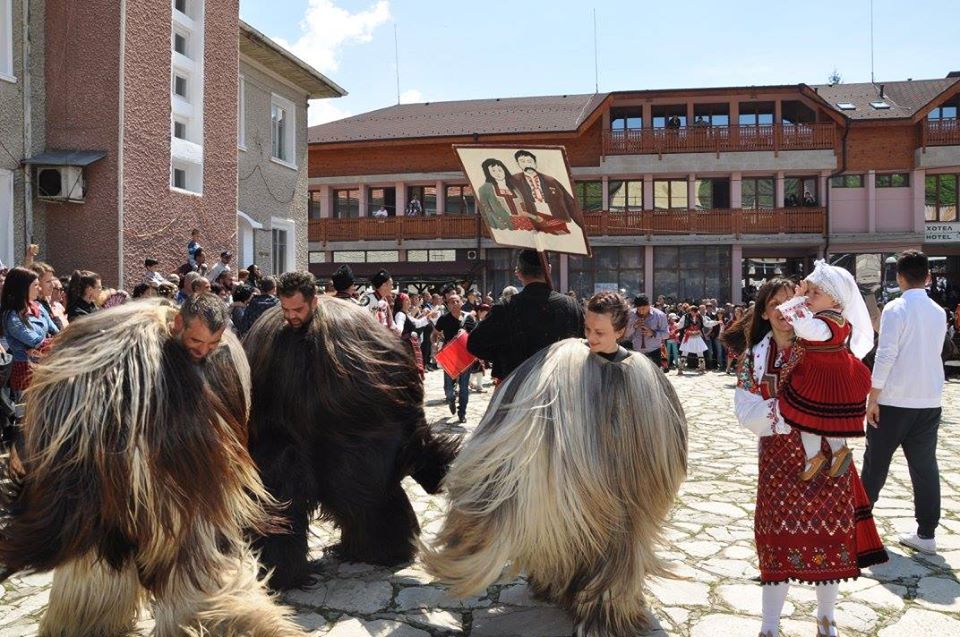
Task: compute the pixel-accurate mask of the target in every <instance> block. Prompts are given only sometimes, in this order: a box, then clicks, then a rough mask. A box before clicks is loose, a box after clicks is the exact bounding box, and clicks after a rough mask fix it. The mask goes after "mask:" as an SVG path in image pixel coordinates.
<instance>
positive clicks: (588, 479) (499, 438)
mask: <svg viewBox="0 0 960 637" xmlns="http://www.w3.org/2000/svg"><path fill="white" fill-rule="evenodd" d="M624 354H627V355H625V356H623V357H619V358H615V359H613V360H608V359H607V358H605V357H603V356H600V355H598V354H594V353H592V352H591V351H590V350H589V349H588V347H587V345H586V344H585V343H584V342H583V341H582V340H579V339H566V340H563V341H560V342H558V343H555V344H553V345H551V346H550V347H548V348H545V349H543V350H540V351H539V352H537V353H536V354H534V355H533V356H532V357H531V358H529V359H527V361H526V362H524V363H523V364H522V365H521V366H520V367H518V368H517V369H516V370H515V371H514V372H513V373H512V374H511V375H510V376H509V377H508V378H507V379H506V381H504V383H503V384H502V385H501V386H500V388H499V389H498V391H497V392H496V393H495V394H494V395H493V399H492V400H491V403H490V406H489V408H488V409H487V413H486V415H485V416H484V418H483V420H482V421H481V423H480V425H479V427H478V428H477V430H476V433H475V434H474V436H473V437H472V438H471V439H470V440H469V441H468V442H467V444H466V445H465V446H464V448H463V450H462V451H461V453H460V455H459V457H458V458H457V460H456V461H455V462H454V464H453V466H452V467H451V469H450V473H449V475H448V476H447V479H446V481H445V486H446V488H447V490H448V491H449V495H450V504H449V509H448V512H447V517H446V519H445V521H444V525H443V528H442V529H441V531H440V533H439V534H438V536H437V539H436V541H435V544H434V548H433V549H425V550H424V552H423V559H424V563H425V565H426V567H427V570H428V571H429V572H430V573H431V574H433V575H435V576H437V577H438V578H439V579H441V580H442V581H445V582H449V583H450V584H451V586H452V593H453V594H454V595H457V596H468V595H474V594H478V593H480V592H481V591H483V590H484V589H485V588H486V587H487V586H489V585H490V584H492V583H494V582H495V581H496V580H498V579H499V578H500V577H501V576H502V575H503V574H504V573H503V571H504V569H505V568H508V569H509V571H508V573H507V577H509V578H512V577H515V576H516V575H517V574H518V573H519V572H520V571H524V572H526V574H527V578H528V581H529V584H530V587H531V589H532V590H533V592H534V594H535V595H536V596H538V597H539V598H541V599H544V600H547V601H551V602H553V603H556V604H558V605H559V606H560V607H562V608H564V609H566V610H567V611H568V612H570V613H571V614H572V615H573V619H574V621H575V623H576V627H577V630H576V635H578V636H579V637H628V636H629V637H633V635H638V634H642V633H643V632H644V630H645V629H646V628H647V627H648V623H649V616H648V614H647V610H646V604H645V600H644V595H643V586H644V580H645V578H646V577H648V576H652V575H664V574H666V573H667V571H666V568H665V566H664V565H663V564H662V563H661V561H660V560H659V559H658V558H657V556H656V554H655V552H654V549H655V547H656V546H657V544H658V543H659V541H660V540H661V536H662V530H663V525H664V523H665V521H666V518H667V515H668V512H669V511H670V509H671V508H672V506H673V504H674V500H675V497H676V494H677V491H678V490H679V488H680V484H681V483H682V481H683V479H684V477H685V475H686V457H687V440H686V420H685V418H684V414H683V408H682V407H681V405H680V402H679V400H678V399H677V395H676V393H675V392H674V391H673V388H672V387H671V385H670V384H669V382H668V381H667V380H666V379H665V378H664V376H663V374H662V373H661V372H660V370H659V369H658V368H657V367H656V366H655V365H654V364H653V363H651V362H650V360H648V359H647V358H646V357H644V356H640V355H637V354H634V355H628V353H627V352H626V351H625V350H624Z"/></svg>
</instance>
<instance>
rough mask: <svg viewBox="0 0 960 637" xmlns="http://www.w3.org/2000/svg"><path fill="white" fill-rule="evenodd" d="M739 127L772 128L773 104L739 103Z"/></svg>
mask: <svg viewBox="0 0 960 637" xmlns="http://www.w3.org/2000/svg"><path fill="white" fill-rule="evenodd" d="M737 122H738V123H739V124H740V125H741V126H772V125H773V102H740V117H739V119H738V120H737Z"/></svg>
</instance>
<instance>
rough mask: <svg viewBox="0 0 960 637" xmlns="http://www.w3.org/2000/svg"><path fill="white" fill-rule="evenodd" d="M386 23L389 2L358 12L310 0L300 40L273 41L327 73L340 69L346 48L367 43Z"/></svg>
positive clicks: (384, 0)
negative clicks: (340, 57) (342, 50)
mask: <svg viewBox="0 0 960 637" xmlns="http://www.w3.org/2000/svg"><path fill="white" fill-rule="evenodd" d="M389 20H390V3H389V2H388V0H378V2H377V3H376V4H375V5H373V6H372V7H370V8H369V9H366V10H365V11H358V12H357V13H350V12H349V11H347V10H346V9H343V8H341V7H338V6H337V5H336V4H334V2H333V1H332V0H309V4H308V5H307V13H306V15H305V16H304V17H303V20H301V22H300V31H301V32H302V34H301V35H300V37H299V38H297V40H296V41H295V42H293V43H289V42H286V41H285V40H283V39H281V38H275V40H276V42H277V43H278V44H279V45H280V46H282V47H284V48H286V49H289V50H290V51H292V52H293V53H294V54H295V55H296V56H297V57H299V58H301V59H302V60H304V61H305V62H307V63H308V64H310V65H311V66H314V67H316V68H317V69H318V70H320V71H321V72H323V73H329V72H332V71H336V70H337V68H339V66H340V61H339V55H340V51H341V49H342V48H343V47H344V46H345V45H348V44H363V43H365V42H370V41H371V40H373V32H374V31H375V30H376V29H377V27H379V26H381V25H383V24H385V23H386V22H388V21H389Z"/></svg>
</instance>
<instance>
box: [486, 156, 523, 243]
mask: <svg viewBox="0 0 960 637" xmlns="http://www.w3.org/2000/svg"><path fill="white" fill-rule="evenodd" d="M480 168H481V169H482V170H483V177H484V179H485V181H484V183H483V184H482V185H481V186H480V187H479V188H478V189H477V201H478V202H479V205H480V212H481V214H483V215H484V217H486V219H487V223H488V224H489V225H490V227H491V228H492V229H494V230H533V225H532V224H531V223H530V221H529V219H525V218H523V217H521V216H520V214H521V210H522V199H521V197H520V191H519V190H516V189H515V188H513V187H512V186H511V185H510V171H509V170H507V166H506V164H504V163H503V162H502V161H500V160H499V159H495V158H493V157H490V158H489V159H485V160H483V163H482V164H480ZM521 219H523V220H524V221H525V222H526V225H528V226H529V227H527V228H523V227H518V225H517V224H519V223H521V222H520V220H521ZM515 222H516V223H515Z"/></svg>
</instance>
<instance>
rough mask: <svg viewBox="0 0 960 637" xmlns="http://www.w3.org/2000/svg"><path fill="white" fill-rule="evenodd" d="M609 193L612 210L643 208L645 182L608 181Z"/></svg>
mask: <svg viewBox="0 0 960 637" xmlns="http://www.w3.org/2000/svg"><path fill="white" fill-rule="evenodd" d="M607 194H608V195H609V198H610V204H609V206H608V208H609V209H610V210H643V182H642V181H639V180H637V181H619V180H614V179H611V180H610V181H609V182H607Z"/></svg>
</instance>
